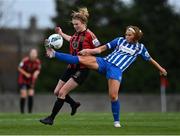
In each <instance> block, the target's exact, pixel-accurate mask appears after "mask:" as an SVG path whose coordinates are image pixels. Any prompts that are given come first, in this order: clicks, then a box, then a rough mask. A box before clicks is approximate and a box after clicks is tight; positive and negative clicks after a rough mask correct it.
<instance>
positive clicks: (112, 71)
mask: <svg viewBox="0 0 180 136" xmlns="http://www.w3.org/2000/svg"><path fill="white" fill-rule="evenodd" d="M96 61H97V63H98V65H99V68H98V72H99V73H101V74H104V75H106V78H107V79H115V80H118V81H119V82H121V79H122V71H121V69H120V68H118V67H117V66H115V65H114V64H111V63H109V62H108V61H106V60H104V59H103V58H101V57H96Z"/></svg>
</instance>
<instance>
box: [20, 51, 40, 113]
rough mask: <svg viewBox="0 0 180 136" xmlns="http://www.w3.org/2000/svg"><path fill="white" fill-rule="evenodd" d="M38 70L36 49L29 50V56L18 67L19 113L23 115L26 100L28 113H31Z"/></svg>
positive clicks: (38, 63)
mask: <svg viewBox="0 0 180 136" xmlns="http://www.w3.org/2000/svg"><path fill="white" fill-rule="evenodd" d="M40 69H41V62H40V60H39V59H38V51H37V50H36V49H31V50H30V52H29V56H27V57H25V58H23V59H22V61H21V62H20V64H19V67H18V71H19V76H18V86H19V90H20V111H21V113H24V108H25V103H26V98H28V103H27V104H28V113H32V108H33V96H34V86H35V82H36V79H37V78H38V75H39V73H40Z"/></svg>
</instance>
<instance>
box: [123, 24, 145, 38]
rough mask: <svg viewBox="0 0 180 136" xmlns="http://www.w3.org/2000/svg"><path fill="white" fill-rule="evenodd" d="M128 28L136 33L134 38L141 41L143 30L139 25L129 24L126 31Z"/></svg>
mask: <svg viewBox="0 0 180 136" xmlns="http://www.w3.org/2000/svg"><path fill="white" fill-rule="evenodd" d="M127 30H129V31H132V32H133V33H134V35H135V38H134V40H135V41H139V40H140V39H141V38H142V36H143V32H142V30H141V29H139V27H137V26H132V25H130V26H127V27H126V31H127Z"/></svg>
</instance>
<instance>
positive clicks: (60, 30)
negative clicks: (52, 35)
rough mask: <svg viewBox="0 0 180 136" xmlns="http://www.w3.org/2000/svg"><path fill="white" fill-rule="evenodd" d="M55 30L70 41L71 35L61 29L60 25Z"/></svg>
mask: <svg viewBox="0 0 180 136" xmlns="http://www.w3.org/2000/svg"><path fill="white" fill-rule="evenodd" d="M55 31H56V33H58V34H59V35H61V36H62V37H63V38H64V39H65V40H66V41H68V42H69V41H70V39H71V36H70V35H67V34H65V33H63V31H62V29H61V28H60V27H56V28H55Z"/></svg>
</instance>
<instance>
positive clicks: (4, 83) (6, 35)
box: [0, 17, 45, 93]
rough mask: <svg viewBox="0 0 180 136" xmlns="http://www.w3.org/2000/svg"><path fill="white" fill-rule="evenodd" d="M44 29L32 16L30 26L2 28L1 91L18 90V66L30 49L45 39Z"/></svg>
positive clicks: (0, 30) (0, 35)
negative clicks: (39, 26) (38, 25)
mask: <svg viewBox="0 0 180 136" xmlns="http://www.w3.org/2000/svg"><path fill="white" fill-rule="evenodd" d="M44 31H45V30H44V29H39V28H38V27H37V20H36V18H35V17H32V18H31V19H30V21H29V27H28V28H0V92H3V93H4V92H12V91H14V92H16V90H17V74H18V73H17V66H18V64H19V61H20V60H21V59H22V57H24V56H25V55H27V53H28V51H29V49H31V48H37V49H38V46H39V44H40V43H41V42H42V41H44V40H43V39H44Z"/></svg>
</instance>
